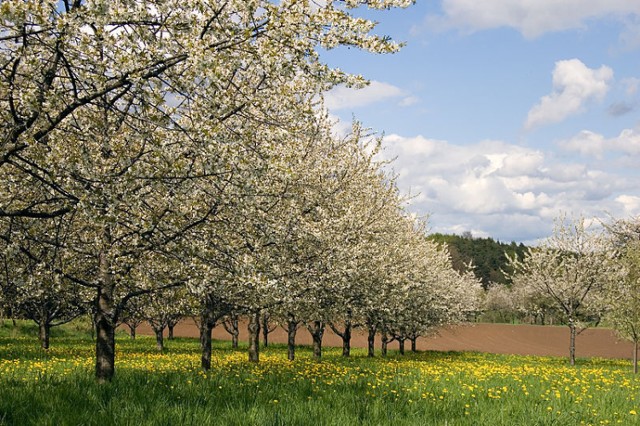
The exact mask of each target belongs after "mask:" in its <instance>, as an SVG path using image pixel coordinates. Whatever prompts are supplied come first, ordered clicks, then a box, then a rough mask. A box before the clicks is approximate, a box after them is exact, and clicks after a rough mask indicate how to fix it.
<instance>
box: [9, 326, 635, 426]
mask: <svg viewBox="0 0 640 426" xmlns="http://www.w3.org/2000/svg"><path fill="white" fill-rule="evenodd" d="M9 324H10V322H9ZM19 326H21V327H25V325H24V324H21V325H19ZM73 327H74V326H70V327H67V328H66V330H65V329H61V330H60V331H59V334H58V335H57V336H55V337H53V338H52V340H51V348H50V349H49V350H48V351H43V350H42V349H40V348H39V345H38V342H37V339H36V338H35V337H33V336H35V335H37V333H33V330H30V329H29V328H28V327H27V328H23V329H22V330H15V329H13V328H12V326H11V325H7V323H6V322H5V325H4V326H1V327H0V424H6V425H14V424H15V425H29V424H37V425H78V424H83V425H94V424H95V425H136V426H138V425H191V424H193V425H203V424H205V425H307V424H309V425H358V424H362V425H385V424H388V425H413V424H416V425H445V424H446V425H580V424H585V425H588V424H592V425H600V424H622V425H636V424H640V421H639V420H638V417H639V415H640V401H639V399H640V397H639V396H638V394H640V379H638V378H637V377H634V376H633V374H632V373H631V372H630V369H631V367H630V363H629V362H628V361H622V360H599V359H594V360H579V363H578V366H577V367H575V368H571V367H569V366H568V365H567V364H566V361H565V360H564V359H560V358H541V357H521V356H505V355H488V354H479V353H441V352H422V353H418V354H409V355H406V356H404V357H402V356H399V355H397V354H395V353H394V354H392V356H390V357H387V358H375V359H368V358H366V356H365V353H364V352H363V351H361V350H356V351H354V352H355V353H354V356H353V357H352V358H350V359H344V358H342V357H341V356H340V351H339V350H337V349H327V350H326V351H325V355H324V359H323V361H322V362H321V363H317V362H314V361H313V360H312V359H311V353H310V350H309V348H300V350H299V351H298V358H299V359H298V360H297V361H295V362H293V363H291V362H289V361H287V360H286V350H285V348H284V347H282V346H277V345H276V346H273V347H270V348H269V349H267V350H265V351H263V352H262V353H261V362H260V364H258V365H253V364H249V363H248V362H247V361H246V360H247V355H246V352H245V348H241V349H240V350H233V349H231V348H230V346H229V344H228V343H227V342H216V343H215V347H214V354H213V364H212V369H211V371H210V372H208V373H206V374H205V373H203V372H201V371H200V369H199V368H198V366H199V348H198V342H197V340H195V339H176V340H174V341H168V342H166V343H167V350H166V351H165V352H164V353H162V354H160V353H157V352H156V351H155V344H154V343H155V342H154V340H153V338H150V337H143V336H141V337H139V338H138V339H136V340H135V341H131V340H129V339H128V338H127V337H126V336H124V335H119V337H118V348H117V362H116V377H115V379H114V380H113V382H112V383H108V384H106V385H98V384H96V383H95V381H94V380H93V343H92V341H91V340H90V337H88V335H87V333H86V332H85V331H83V330H81V329H80V327H77V326H75V327H76V328H75V329H74V328H73ZM25 332H26V333H30V334H29V335H24V333H25ZM634 413H636V414H634Z"/></svg>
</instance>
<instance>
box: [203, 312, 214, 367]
mask: <svg viewBox="0 0 640 426" xmlns="http://www.w3.org/2000/svg"><path fill="white" fill-rule="evenodd" d="M212 330H213V324H211V321H209V319H208V318H207V316H206V315H202V316H201V317H200V348H201V349H202V356H201V357H200V365H201V367H202V369H203V370H204V371H209V370H210V369H211V331H212Z"/></svg>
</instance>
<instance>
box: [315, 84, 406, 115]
mask: <svg viewBox="0 0 640 426" xmlns="http://www.w3.org/2000/svg"><path fill="white" fill-rule="evenodd" d="M324 98H325V106H326V107H327V108H328V109H329V110H330V111H338V110H342V109H351V108H359V107H364V106H367V105H371V104H375V103H377V102H390V101H394V102H395V103H396V104H398V105H400V106H410V105H414V104H416V103H417V102H418V98H416V97H415V96H412V95H410V94H409V93H408V92H406V91H405V90H403V89H401V88H399V87H396V86H394V85H392V84H388V83H383V82H380V81H375V80H374V81H371V83H370V84H369V85H367V86H365V87H364V88H362V89H351V88H348V87H345V86H338V87H335V88H333V89H331V90H330V91H328V92H327V93H325V95H324ZM398 99H399V100H398Z"/></svg>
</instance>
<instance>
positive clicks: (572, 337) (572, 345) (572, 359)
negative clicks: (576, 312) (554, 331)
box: [569, 320, 576, 365]
mask: <svg viewBox="0 0 640 426" xmlns="http://www.w3.org/2000/svg"><path fill="white" fill-rule="evenodd" d="M569 364H571V365H576V325H575V323H574V322H573V320H569Z"/></svg>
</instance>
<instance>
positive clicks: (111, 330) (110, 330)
mask: <svg viewBox="0 0 640 426" xmlns="http://www.w3.org/2000/svg"><path fill="white" fill-rule="evenodd" d="M98 291H99V293H98V310H97V312H96V315H95V318H96V320H95V323H96V379H97V380H98V383H105V382H108V381H111V379H113V375H114V374H115V354H116V332H115V331H116V328H115V326H114V320H113V319H112V318H110V317H109V314H108V313H109V312H112V311H113V300H112V299H111V295H110V294H109V292H108V291H106V289H99V290H98Z"/></svg>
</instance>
